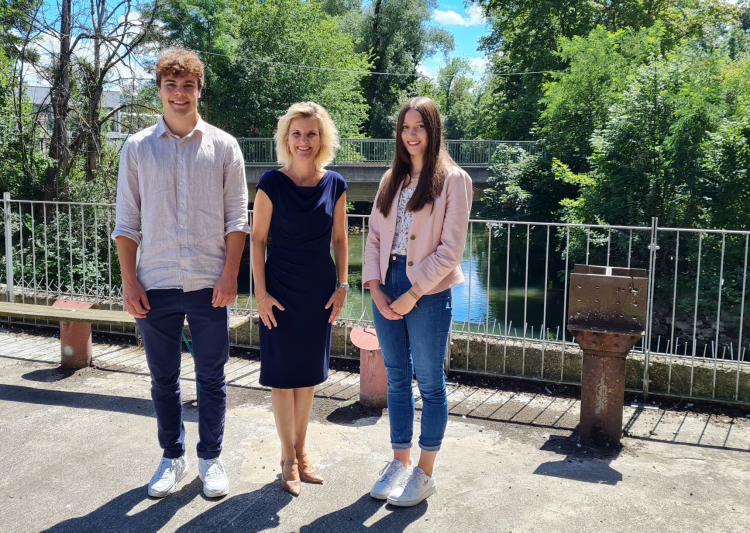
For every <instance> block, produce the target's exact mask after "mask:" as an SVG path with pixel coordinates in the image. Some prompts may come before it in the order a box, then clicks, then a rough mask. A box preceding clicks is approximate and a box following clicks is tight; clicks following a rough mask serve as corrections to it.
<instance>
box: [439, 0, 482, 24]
mask: <svg viewBox="0 0 750 533" xmlns="http://www.w3.org/2000/svg"><path fill="white" fill-rule="evenodd" d="M433 18H434V19H435V22H437V23H439V24H442V25H444V26H482V25H483V24H485V23H486V22H487V21H486V20H485V18H484V15H483V13H482V8H481V7H479V6H478V5H476V4H474V5H472V6H471V7H470V8H468V9H465V10H464V14H463V15H461V14H459V13H456V12H455V11H452V10H448V11H441V10H439V9H436V10H435V14H434V16H433Z"/></svg>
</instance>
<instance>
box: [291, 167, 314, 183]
mask: <svg viewBox="0 0 750 533" xmlns="http://www.w3.org/2000/svg"><path fill="white" fill-rule="evenodd" d="M289 172H291V173H292V175H293V176H294V177H295V178H296V179H297V181H298V182H300V183H303V182H304V181H305V180H303V179H302V178H300V177H299V176H298V175H297V173H296V172H295V171H294V169H293V168H292V167H289ZM317 173H318V171H317V170H316V171H315V173H314V174H313V175H312V178H310V179H309V180H307V181H312V180H314V179H315V176H316V174H317ZM300 187H304V185H300Z"/></svg>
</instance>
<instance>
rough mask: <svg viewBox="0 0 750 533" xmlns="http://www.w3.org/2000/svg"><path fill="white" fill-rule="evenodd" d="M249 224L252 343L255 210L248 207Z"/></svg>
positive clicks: (251, 328) (251, 324)
mask: <svg viewBox="0 0 750 533" xmlns="http://www.w3.org/2000/svg"><path fill="white" fill-rule="evenodd" d="M247 225H248V226H250V233H248V235H247V238H248V239H249V240H250V248H249V249H250V253H249V254H248V256H249V258H250V274H249V277H250V290H249V291H248V292H249V293H250V294H249V297H248V301H249V302H250V343H251V344H252V342H253V292H254V291H253V212H252V211H251V210H249V209H248V211H247ZM258 328H260V318H258Z"/></svg>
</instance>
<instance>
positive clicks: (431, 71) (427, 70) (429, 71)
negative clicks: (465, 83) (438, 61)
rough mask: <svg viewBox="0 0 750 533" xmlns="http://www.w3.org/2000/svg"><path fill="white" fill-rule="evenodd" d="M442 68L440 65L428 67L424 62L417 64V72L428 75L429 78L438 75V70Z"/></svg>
mask: <svg viewBox="0 0 750 533" xmlns="http://www.w3.org/2000/svg"><path fill="white" fill-rule="evenodd" d="M439 70H440V67H438V66H434V67H428V66H426V65H424V64H422V65H417V72H419V73H420V74H421V75H422V76H427V77H428V78H434V77H435V76H437V75H438V71H439Z"/></svg>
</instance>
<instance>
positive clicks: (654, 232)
mask: <svg viewBox="0 0 750 533" xmlns="http://www.w3.org/2000/svg"><path fill="white" fill-rule="evenodd" d="M658 229H659V219H658V218H656V217H652V218H651V244H650V245H649V247H648V248H649V254H648V258H649V259H648V294H647V298H648V299H647V300H646V328H645V335H644V337H643V343H644V346H643V348H644V350H643V399H644V400H645V399H646V398H648V392H649V390H648V389H649V381H650V378H649V366H650V364H651V333H652V329H653V328H652V324H651V322H652V320H653V315H654V287H655V284H656V282H655V279H656V252H657V250H658V249H659V246H658V245H657V240H658Z"/></svg>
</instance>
